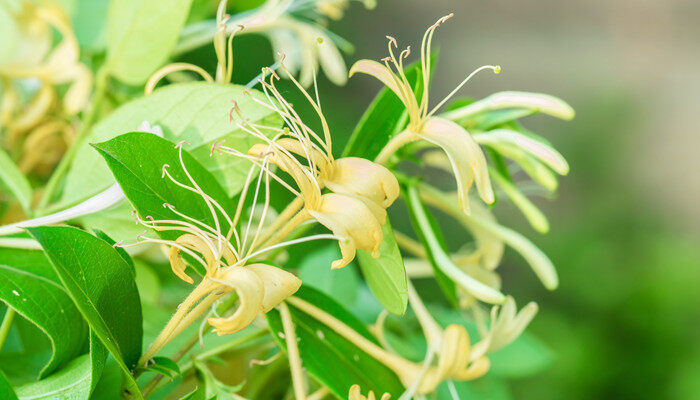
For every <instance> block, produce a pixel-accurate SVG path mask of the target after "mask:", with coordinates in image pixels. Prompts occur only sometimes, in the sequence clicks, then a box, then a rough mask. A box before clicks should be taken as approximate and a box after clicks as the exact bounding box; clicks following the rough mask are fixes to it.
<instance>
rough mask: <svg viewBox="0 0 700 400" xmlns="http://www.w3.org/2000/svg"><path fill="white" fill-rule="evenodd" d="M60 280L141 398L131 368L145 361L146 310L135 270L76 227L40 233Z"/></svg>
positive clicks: (37, 232) (42, 229)
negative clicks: (140, 298)
mask: <svg viewBox="0 0 700 400" xmlns="http://www.w3.org/2000/svg"><path fill="white" fill-rule="evenodd" d="M28 230H29V233H30V234H31V235H32V236H33V237H34V238H35V239H36V240H37V241H38V242H39V243H40V244H41V247H42V248H43V249H44V251H45V252H46V254H47V255H48V257H49V260H51V263H52V264H53V266H54V270H55V271H56V274H57V275H58V276H59V278H60V279H61V282H62V283H63V286H64V287H65V288H66V290H67V291H68V294H69V295H70V296H71V298H72V299H73V302H74V303H75V305H76V306H77V307H78V309H79V310H80V312H81V313H82V314H83V316H84V317H85V320H86V321H87V323H88V324H89V325H90V328H91V329H92V330H93V332H94V334H95V335H96V336H97V337H98V338H99V339H100V341H101V342H102V344H103V345H104V346H105V347H106V348H107V350H108V351H109V353H110V354H111V355H112V357H114V358H115V360H116V361H117V362H118V363H119V366H120V367H121V368H122V371H123V372H124V376H125V377H126V384H127V388H128V389H129V390H130V391H131V392H132V394H133V395H134V396H136V398H139V399H140V398H141V395H140V392H139V390H138V386H137V385H136V382H135V381H134V380H133V378H132V376H131V373H130V367H133V366H134V365H136V362H137V361H138V358H139V356H140V355H141V340H142V336H143V332H142V329H143V328H142V325H143V321H142V318H141V304H140V302H139V294H138V291H137V290H136V283H135V282H134V272H133V271H132V269H131V267H130V266H129V264H127V263H126V261H124V259H123V258H122V256H121V255H120V254H119V253H118V252H117V251H116V250H115V249H114V248H113V247H112V246H111V245H109V243H107V242H105V241H104V240H102V239H99V238H96V237H94V236H92V235H90V234H89V233H87V232H84V231H81V230H79V229H76V228H72V227H49V226H44V227H36V228H30V229H28Z"/></svg>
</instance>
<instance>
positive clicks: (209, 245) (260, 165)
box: [117, 142, 369, 365]
mask: <svg viewBox="0 0 700 400" xmlns="http://www.w3.org/2000/svg"><path fill="white" fill-rule="evenodd" d="M184 143H185V142H180V143H178V144H177V145H176V147H177V148H178V149H179V157H180V158H179V159H180V167H181V168H182V170H183V172H184V173H185V176H187V179H188V180H189V182H180V181H178V180H177V179H175V178H174V177H173V175H172V174H171V173H170V166H168V165H164V166H163V178H167V179H169V180H170V181H171V182H173V184H175V185H177V186H178V187H180V188H183V189H185V190H189V191H191V192H194V193H197V194H198V195H199V196H200V197H201V199H202V201H203V202H204V203H205V204H206V206H207V208H208V209H209V210H210V212H211V221H213V224H208V223H205V222H203V221H199V220H196V219H194V218H192V217H190V216H188V215H186V214H184V213H182V212H180V211H179V210H178V209H177V208H176V207H174V206H173V205H170V204H164V205H163V206H164V207H165V208H167V209H168V210H170V211H171V212H172V214H173V216H174V218H173V219H159V220H156V219H153V218H151V217H145V218H141V217H140V216H139V215H138V214H137V213H135V217H136V220H137V222H138V223H140V224H141V225H143V226H145V227H146V228H149V229H152V230H154V231H159V232H176V233H177V234H178V236H177V238H175V239H174V240H169V239H164V238H158V237H148V236H147V234H146V233H145V232H144V233H142V234H140V235H139V236H138V238H137V239H138V240H137V242H136V243H133V244H128V245H124V244H122V243H118V244H117V245H119V246H122V247H128V246H134V245H138V244H143V243H154V244H162V245H165V246H167V247H168V248H169V252H168V258H169V261H170V265H171V268H172V270H173V273H174V274H175V275H177V276H178V277H179V278H180V279H182V280H184V281H185V282H188V283H194V279H193V278H192V277H191V276H189V275H188V274H187V272H186V268H187V263H186V262H185V260H184V259H183V256H184V254H187V255H188V259H189V260H190V261H194V262H196V263H197V264H199V265H200V266H201V267H202V269H203V271H204V275H203V277H202V279H201V280H200V281H199V283H198V284H197V285H196V287H195V288H194V289H193V290H192V292H191V293H190V294H189V295H188V297H187V298H186V299H185V300H184V301H183V302H182V303H181V304H180V306H179V307H178V310H177V311H176V313H175V314H174V315H173V317H172V318H171V320H170V321H169V322H168V324H167V325H166V326H165V328H164V329H163V331H162V332H161V333H160V335H159V336H158V337H157V338H156V340H155V341H154V342H153V343H152V344H151V346H149V348H148V350H147V351H146V352H145V353H144V355H143V356H142V358H141V360H140V363H139V365H143V364H144V363H145V362H147V361H148V360H149V359H150V358H151V357H153V355H155V354H156V353H157V352H158V350H159V349H161V348H162V347H163V345H165V344H166V343H167V342H168V341H170V340H171V339H172V338H173V337H175V336H176V335H178V334H179V333H180V332H182V330H184V329H185V328H186V327H187V326H189V325H190V324H191V323H192V322H193V321H194V320H196V319H197V318H198V317H200V316H201V315H202V314H203V313H205V312H206V311H207V310H209V309H210V308H212V307H215V306H216V304H217V303H218V302H219V300H220V299H221V298H222V297H223V296H226V295H227V294H229V293H232V292H235V293H236V294H237V296H238V300H239V305H238V308H237V309H236V310H235V312H233V313H232V314H229V315H215V316H210V317H208V318H206V322H207V323H208V324H209V325H211V326H212V327H213V328H214V331H215V332H216V333H217V334H218V335H225V334H230V333H234V332H237V331H239V330H241V329H243V328H245V327H246V326H248V325H249V324H250V323H251V322H252V321H253V320H254V319H255V318H256V317H257V316H259V315H260V314H262V313H266V312H268V311H269V310H271V309H272V308H273V307H275V306H277V305H279V304H280V303H281V302H282V301H283V300H284V299H286V298H288V297H289V296H291V295H292V294H293V293H295V292H296V291H297V290H298V289H299V287H300V285H301V281H300V280H299V279H298V278H297V277H295V276H294V275H293V274H291V273H289V272H287V271H285V270H282V269H280V268H278V267H275V266H272V265H269V264H267V263H265V262H262V261H258V260H259V259H260V258H261V257H262V256H263V255H265V254H268V253H269V252H270V251H271V250H274V249H278V248H283V247H285V246H288V245H291V244H295V243H300V242H304V241H310V240H317V239H335V240H339V239H342V238H341V237H339V236H335V235H313V236H307V237H303V238H299V239H294V240H290V241H287V242H280V241H279V240H277V239H276V238H274V237H272V238H270V239H268V240H267V241H265V242H263V241H262V240H261V232H262V231H263V227H264V226H265V225H266V224H267V225H270V224H269V222H267V223H266V221H267V215H268V208H269V193H270V191H269V180H270V178H269V176H270V174H271V172H270V168H269V159H271V158H273V157H272V156H271V155H265V156H263V157H262V158H260V159H257V158H255V159H254V161H255V162H253V165H252V166H251V173H249V175H248V178H247V180H246V183H245V185H244V190H243V192H242V194H241V197H240V200H239V204H238V207H237V209H236V212H235V215H234V216H233V217H231V216H229V214H228V213H227V212H226V210H224V208H223V207H222V206H221V205H220V204H219V203H217V202H216V201H215V200H214V199H212V198H211V197H210V196H208V195H207V194H206V193H205V192H203V190H202V189H201V188H200V186H199V185H198V184H197V183H196V182H195V180H194V179H193V178H192V176H191V175H190V174H189V172H188V171H187V168H186V166H185V163H184V161H183V158H182V151H183V150H182V148H183V145H184ZM258 170H259V173H258V179H257V184H256V185H255V188H254V196H253V205H252V210H251V212H250V213H249V219H248V222H247V223H243V224H241V223H240V222H241V221H239V219H240V217H241V210H242V205H243V204H244V203H245V201H246V194H247V192H248V189H249V188H251V187H252V186H251V185H250V184H251V182H252V181H253V178H252V176H253V172H255V171H258ZM263 186H264V200H263V205H262V207H263V208H262V209H261V210H259V211H257V212H255V210H256V207H257V206H258V200H259V199H258V197H259V196H258V195H259V194H260V192H261V191H262V190H263ZM324 196H327V195H324ZM319 197H322V196H319ZM324 201H326V200H325V198H324V199H323V200H321V202H324ZM321 208H323V207H321ZM368 213H369V212H368ZM271 214H272V213H271ZM278 218H283V219H284V220H285V222H287V223H290V222H291V219H294V218H293V216H292V215H288V214H279V216H278ZM254 220H255V221H256V222H255V223H253V221H254ZM239 225H240V226H239ZM256 225H257V226H256ZM282 238H284V237H282ZM212 310H213V308H212ZM212 312H213V311H212Z"/></svg>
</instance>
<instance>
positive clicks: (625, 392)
mask: <svg viewBox="0 0 700 400" xmlns="http://www.w3.org/2000/svg"><path fill="white" fill-rule="evenodd" d="M450 12H454V13H455V17H454V18H453V19H452V20H451V21H450V22H449V23H446V24H444V25H443V26H442V27H441V28H440V29H439V31H438V32H437V34H436V36H435V40H434V43H436V45H437V46H439V47H440V60H439V63H438V66H437V68H436V71H435V76H434V86H433V89H432V98H433V101H434V102H435V101H438V100H439V98H440V97H441V96H442V95H445V94H447V93H448V92H449V91H450V90H451V88H452V87H454V86H455V85H456V84H457V83H458V82H459V81H460V80H461V79H462V78H463V77H464V76H466V74H468V73H469V72H471V71H472V70H473V69H474V68H476V67H479V66H481V65H484V64H500V65H501V66H502V67H503V72H502V73H501V74H500V75H499V76H494V75H492V74H487V73H483V74H482V75H479V76H477V77H476V78H475V79H473V80H472V81H471V82H470V83H469V84H468V85H467V87H466V88H465V89H463V90H462V93H461V94H463V95H469V96H473V97H477V98H480V97H484V96H486V95H488V94H490V93H492V92H496V91H501V90H524V91H534V92H544V93H549V94H553V95H556V96H558V97H561V98H563V99H565V100H566V101H568V102H569V103H570V104H571V105H572V106H573V107H574V108H575V109H576V111H577V117H576V119H575V120H574V121H573V122H561V121H557V120H554V119H551V118H545V117H540V116H535V117H530V118H528V119H527V120H525V124H526V126H527V127H528V128H530V129H532V130H533V131H535V132H538V133H540V134H542V135H544V136H545V137H546V138H548V139H549V140H551V141H552V142H553V144H554V145H555V147H557V148H558V149H559V150H560V151H561V152H562V154H564V155H565V157H566V158H567V159H568V161H569V163H570V165H571V173H570V174H569V176H567V177H564V178H563V179H562V180H561V186H560V189H559V196H558V198H556V199H544V198H540V199H537V204H538V205H540V206H541V207H542V209H543V211H545V214H547V215H548V216H549V218H550V223H551V225H552V228H551V231H550V233H549V234H548V235H545V236H542V235H539V234H538V233H536V232H535V231H533V230H532V229H531V228H530V227H529V226H527V224H526V223H525V222H524V221H523V219H522V217H521V216H520V215H519V214H518V213H517V211H516V210H514V209H513V207H511V206H510V205H509V204H504V205H503V206H501V207H497V208H496V209H497V213H498V214H499V218H500V219H501V221H502V222H504V223H505V224H506V225H509V226H514V227H516V228H517V229H518V230H520V231H521V232H523V233H524V234H525V235H527V236H528V237H530V238H531V239H532V240H533V241H534V242H535V243H536V244H538V245H539V246H541V248H542V249H543V250H544V251H545V252H546V253H547V254H548V255H550V257H551V258H552V260H553V261H554V262H555V264H556V266H557V268H558V271H559V274H560V277H561V286H560V288H559V289H558V290H557V291H556V292H553V293H549V292H547V291H546V290H544V289H543V288H542V287H541V285H540V283H539V282H537V281H536V278H535V277H534V275H533V274H532V273H531V271H529V269H528V268H527V266H526V265H524V263H523V262H522V261H521V260H520V259H519V258H518V257H517V256H514V255H513V254H509V257H507V259H506V264H505V265H504V266H503V267H502V269H501V272H502V273H503V275H504V290H506V291H509V292H511V293H512V294H513V295H514V296H515V297H516V299H519V302H520V304H524V303H525V302H526V301H528V300H534V301H536V302H538V303H539V304H540V306H541V308H540V310H541V311H540V313H539V315H538V316H537V318H536V319H535V321H534V322H533V324H532V325H531V328H530V331H531V332H533V333H534V334H536V336H538V337H539V338H540V339H542V340H543V341H544V342H545V343H546V344H548V345H549V346H550V347H551V349H552V350H553V352H554V354H555V359H554V362H553V364H552V365H551V366H550V368H548V369H547V370H545V371H544V372H542V373H540V374H538V375H536V376H534V377H526V378H522V379H518V380H515V381H512V382H511V383H510V391H511V394H512V397H513V398H515V399H593V398H595V399H641V398H646V399H661V398H669V399H670V398H673V399H694V398H700V394H698V393H700V341H699V340H698V339H700V241H699V240H698V239H699V236H700V235H698V234H699V233H700V229H698V222H700V211H699V209H698V208H697V203H698V200H699V199H700V195H699V194H700V178H698V175H697V171H698V168H699V167H700V165H699V164H698V161H697V160H698V156H697V154H696V153H697V150H698V148H700V136H699V135H698V132H697V131H698V123H699V122H700V116H699V115H698V113H697V107H698V104H700V90H698V89H700V73H699V72H700V2H697V1H694V0H648V1H631V0H622V1H613V2H609V1H602V0H592V1H591V0H587V1H584V0H574V1H568V2H561V1H554V0H540V1H534V2H519V1H515V0H491V1H448V0H431V1H418V0H410V1H408V0H380V1H379V4H378V7H377V8H376V9H375V10H373V11H367V10H365V9H363V8H362V7H361V6H357V5H356V6H354V7H352V8H351V9H350V11H349V12H348V14H347V15H346V17H345V18H344V19H343V20H342V21H340V22H337V23H334V24H333V25H332V26H331V28H332V29H333V30H334V31H335V32H337V33H339V34H340V35H341V36H343V37H344V38H346V39H348V40H350V41H351V42H352V43H353V44H355V46H356V50H355V52H354V54H351V55H348V57H347V61H348V64H349V65H350V64H351V62H352V61H353V60H356V59H360V58H372V59H379V58H381V57H384V56H385V52H386V39H385V38H384V35H387V34H390V35H392V36H395V37H396V38H397V39H398V40H399V44H400V46H405V45H409V44H410V45H413V48H414V49H416V48H417V46H418V45H419V44H420V38H421V36H422V34H423V32H424V30H425V29H426V28H427V27H428V26H429V25H430V24H432V23H433V22H434V21H435V20H436V19H437V18H438V17H440V16H442V15H445V14H448V13H450ZM260 46H262V50H263V51H264V52H265V51H267V50H269V49H265V48H264V46H266V45H265V43H264V41H257V40H256V39H254V38H242V39H241V42H240V44H239V48H240V49H241V50H242V51H254V50H255V49H258V50H259V49H260V48H261V47H260ZM238 54H241V53H240V52H239V53H238ZM249 54H250V53H249ZM270 60H271V59H270ZM237 73H238V74H239V75H238V79H239V80H240V81H247V79H250V77H251V76H254V75H255V72H254V68H253V70H250V71H245V70H240V69H239V70H238V71H237ZM378 89H379V85H378V83H377V82H376V81H375V80H372V79H370V78H364V77H357V78H353V79H351V80H350V82H349V83H348V85H347V86H346V87H342V88H337V87H333V86H332V85H330V84H329V83H327V82H326V81H324V80H323V79H321V82H320V90H321V94H322V102H323V103H324V107H326V109H327V110H328V109H330V110H334V112H332V113H329V114H328V117H329V119H330V120H331V121H330V122H331V124H332V126H334V127H335V134H336V135H340V136H343V135H344V138H347V136H348V135H349V133H350V132H351V130H352V127H353V126H354V124H355V122H356V121H357V118H358V117H359V116H360V115H361V113H362V112H363V110H364V107H366V105H367V104H368V103H369V101H370V100H371V99H372V98H373V96H374V95H375V93H376V92H377V90H378ZM433 104H434V103H433ZM550 200H553V201H550ZM445 236H450V235H449V232H446V235H445Z"/></svg>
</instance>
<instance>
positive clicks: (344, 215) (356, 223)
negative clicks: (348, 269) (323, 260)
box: [308, 193, 382, 268]
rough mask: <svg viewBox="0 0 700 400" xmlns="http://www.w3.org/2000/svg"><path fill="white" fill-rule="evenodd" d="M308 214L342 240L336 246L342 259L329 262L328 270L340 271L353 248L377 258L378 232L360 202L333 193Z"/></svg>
mask: <svg viewBox="0 0 700 400" xmlns="http://www.w3.org/2000/svg"><path fill="white" fill-rule="evenodd" d="M308 212H309V214H310V215H311V216H312V217H314V218H315V219H316V220H317V221H318V222H319V223H321V224H322V225H324V226H325V227H326V228H328V229H330V230H331V231H332V232H333V234H334V235H336V236H339V237H341V238H344V239H345V240H344V241H340V243H339V245H340V253H341V254H342V259H340V260H336V261H333V263H332V264H331V267H332V268H341V267H344V266H346V265H347V264H348V263H350V261H352V260H353V258H355V251H356V250H357V249H362V250H365V251H367V252H369V253H372V256H373V257H378V256H379V245H380V244H381V241H382V229H381V226H380V224H379V221H377V219H376V217H375V216H374V215H373V214H372V212H371V211H370V210H369V208H367V205H365V203H363V202H362V201H360V200H358V199H356V198H353V197H350V196H345V195H341V194H337V193H327V194H324V195H323V196H321V201H320V206H319V207H318V208H315V209H308Z"/></svg>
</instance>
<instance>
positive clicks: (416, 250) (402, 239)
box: [394, 230, 428, 259]
mask: <svg viewBox="0 0 700 400" xmlns="http://www.w3.org/2000/svg"><path fill="white" fill-rule="evenodd" d="M394 236H395V237H396V244H398V245H399V247H400V248H402V249H404V250H406V251H407V252H409V253H411V254H413V255H414V256H416V257H418V258H423V259H427V258H428V253H426V252H425V248H424V247H423V245H422V244H421V243H419V242H418V241H416V240H414V239H413V238H410V237H409V236H407V235H406V234H405V233H402V232H399V231H396V230H395V231H394Z"/></svg>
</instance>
